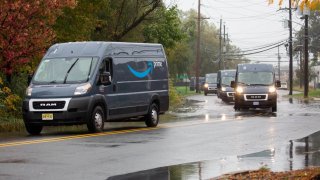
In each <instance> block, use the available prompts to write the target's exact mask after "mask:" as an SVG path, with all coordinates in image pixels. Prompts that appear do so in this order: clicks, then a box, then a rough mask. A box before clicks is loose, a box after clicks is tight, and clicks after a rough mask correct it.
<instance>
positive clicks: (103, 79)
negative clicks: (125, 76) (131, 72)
mask: <svg viewBox="0 0 320 180" xmlns="http://www.w3.org/2000/svg"><path fill="white" fill-rule="evenodd" d="M99 82H100V84H102V85H109V84H111V75H110V73H109V72H103V73H101V74H100V77H99Z"/></svg>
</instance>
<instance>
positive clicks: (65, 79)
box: [63, 58, 79, 84]
mask: <svg viewBox="0 0 320 180" xmlns="http://www.w3.org/2000/svg"><path fill="white" fill-rule="evenodd" d="M78 60H79V58H78V59H76V60H75V61H74V63H73V64H72V65H71V66H70V68H69V69H68V71H67V74H66V76H65V77H64V80H63V84H65V83H66V81H67V78H68V75H69V72H70V71H71V69H72V68H73V66H74V65H75V64H76V63H77V62H78Z"/></svg>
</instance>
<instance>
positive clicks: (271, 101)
mask: <svg viewBox="0 0 320 180" xmlns="http://www.w3.org/2000/svg"><path fill="white" fill-rule="evenodd" d="M276 104H277V94H276V93H269V94H268V98H267V99H266V100H259V99H256V100H252V99H250V100H248V99H245V98H244V95H243V94H241V95H239V94H235V107H236V108H270V107H273V106H275V105H276Z"/></svg>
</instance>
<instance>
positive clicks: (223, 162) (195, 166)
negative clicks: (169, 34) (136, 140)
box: [108, 131, 320, 180]
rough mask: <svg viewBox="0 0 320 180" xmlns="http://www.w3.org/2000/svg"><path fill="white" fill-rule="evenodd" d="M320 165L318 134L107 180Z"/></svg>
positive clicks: (193, 176) (189, 176)
mask: <svg viewBox="0 0 320 180" xmlns="http://www.w3.org/2000/svg"><path fill="white" fill-rule="evenodd" d="M311 166H320V131H319V132H317V133H314V134H311V135H310V136H307V137H305V138H301V139H297V140H294V141H289V142H288V144H287V145H286V146H284V147H280V148H272V149H267V150H264V151H260V152H256V153H251V154H245V155H241V156H231V157H226V158H222V159H217V160H210V161H201V162H194V163H187V164H180V165H174V166H168V167H161V168H156V169H151V170H146V171H140V172H136V173H130V174H125V175H118V176H113V177H110V178H108V180H122V179H139V180H147V179H148V180H149V179H199V180H200V179H210V178H214V177H218V176H221V175H223V174H227V173H230V172H238V171H246V170H256V169H259V168H261V167H267V168H270V169H271V170H272V171H288V170H296V169H303V168H306V167H311Z"/></svg>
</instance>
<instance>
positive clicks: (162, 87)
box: [22, 42, 169, 134]
mask: <svg viewBox="0 0 320 180" xmlns="http://www.w3.org/2000/svg"><path fill="white" fill-rule="evenodd" d="M167 68H168V67H167V60H166V56H165V52H164V49H163V47H162V45H161V44H144V43H121V42H72V43H62V44H55V45H53V46H52V47H50V49H49V50H48V51H47V53H46V54H45V56H44V57H43V59H42V61H41V63H40V65H39V67H38V69H37V71H36V72H35V74H34V76H33V78H32V80H31V82H30V85H29V87H28V88H27V91H26V98H25V99H24V101H23V107H22V109H23V120H24V123H25V126H26V129H27V131H28V132H29V133H30V134H39V133H40V132H41V130H42V127H43V126H55V125H75V124H86V125H87V127H88V129H89V131H91V132H100V131H102V130H103V128H104V122H105V121H119V120H125V119H128V118H132V117H137V118H135V119H137V120H142V121H145V123H146V125H147V126H148V127H155V126H157V124H158V122H159V114H161V113H164V112H165V111H167V110H168V107H169V94H168V70H167Z"/></svg>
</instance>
